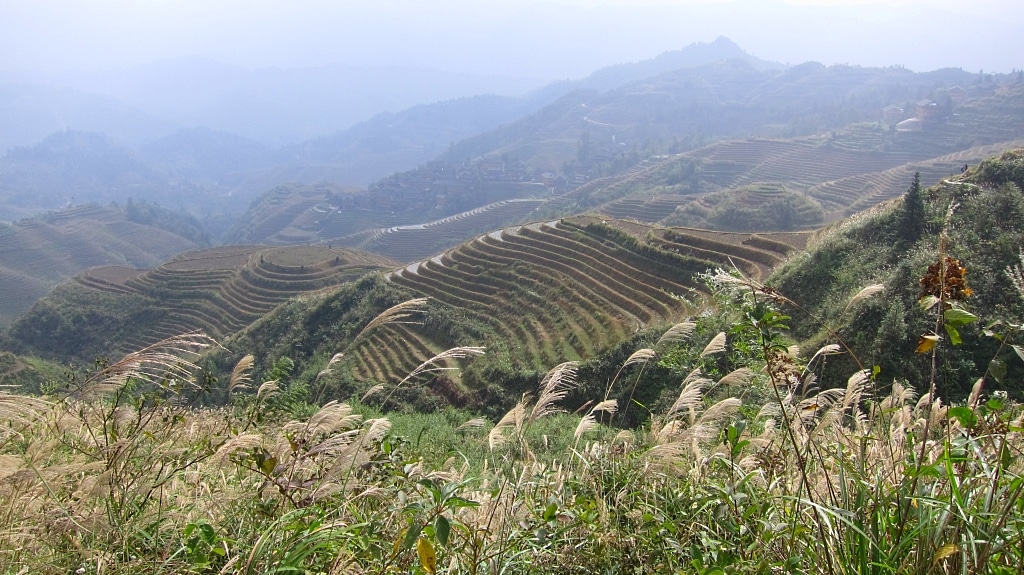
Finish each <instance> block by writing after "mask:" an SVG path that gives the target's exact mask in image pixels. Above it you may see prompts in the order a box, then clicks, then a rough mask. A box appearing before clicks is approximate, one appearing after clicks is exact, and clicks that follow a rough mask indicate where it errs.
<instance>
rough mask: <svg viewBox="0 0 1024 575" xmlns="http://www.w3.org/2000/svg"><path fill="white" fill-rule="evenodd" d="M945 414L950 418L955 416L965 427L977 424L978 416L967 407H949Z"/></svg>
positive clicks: (968, 427)
mask: <svg viewBox="0 0 1024 575" xmlns="http://www.w3.org/2000/svg"><path fill="white" fill-rule="evenodd" d="M946 414H947V415H948V416H949V417H950V418H955V419H956V420H957V421H959V422H960V425H962V426H963V427H964V428H966V429H970V428H972V427H974V426H975V425H977V424H978V416H977V415H975V414H974V412H973V411H972V410H971V409H970V408H969V407H964V406H960V407H951V408H949V411H947V412H946Z"/></svg>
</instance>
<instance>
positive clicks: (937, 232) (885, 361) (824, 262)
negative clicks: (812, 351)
mask: <svg viewBox="0 0 1024 575" xmlns="http://www.w3.org/2000/svg"><path fill="white" fill-rule="evenodd" d="M1021 158H1022V154H1021V152H1020V151H1015V152H1007V153H1005V154H1003V155H1002V156H1000V157H997V158H991V159H988V160H986V161H984V162H982V163H981V164H980V165H978V166H976V167H974V168H972V169H970V170H968V171H967V172H966V173H965V174H963V175H962V176H959V177H957V178H953V179H949V180H946V181H945V182H944V183H942V184H940V185H938V186H934V187H930V188H926V189H924V190H922V196H923V198H924V201H923V207H922V209H921V210H920V213H921V214H922V215H921V216H920V218H917V219H915V218H911V217H910V216H909V215H908V207H907V200H906V194H904V198H902V199H897V200H893V201H891V202H889V203H888V204H885V205H883V206H880V207H879V208H878V209H876V210H873V211H870V212H867V213H864V214H862V215H859V216H856V217H853V218H851V219H849V220H845V221H843V222H841V223H839V224H837V225H835V226H834V227H833V228H831V229H830V230H828V231H826V232H824V233H822V234H821V236H820V237H819V238H818V239H817V240H816V241H815V242H814V243H813V244H812V245H811V246H809V249H808V251H807V252H806V253H804V254H801V255H800V256H798V257H795V258H793V259H792V260H791V261H789V262H788V263H787V264H786V265H785V266H784V267H783V268H782V269H780V270H779V271H778V272H777V273H776V274H775V275H773V276H772V277H771V278H770V279H769V280H768V281H769V283H770V284H771V285H772V286H774V287H775V288H777V289H778V290H779V291H780V292H781V293H783V294H785V295H786V296H787V297H789V298H791V299H793V300H795V301H796V302H800V303H801V304H802V305H804V306H806V311H807V312H809V313H805V312H803V311H799V310H791V313H792V315H793V317H794V323H793V328H794V335H795V336H796V337H798V338H799V339H801V340H804V341H806V342H807V345H808V346H809V347H816V346H818V345H820V344H823V343H829V342H835V341H836V340H837V337H838V338H839V339H842V340H843V341H846V342H847V343H849V344H850V345H851V346H852V347H853V348H854V349H857V350H859V352H858V354H859V357H858V359H859V361H860V362H861V363H862V364H863V365H864V366H865V367H868V368H870V367H872V366H874V365H878V366H879V367H880V368H881V373H882V376H883V377H885V378H886V379H888V380H890V381H891V380H893V379H896V380H906V381H909V382H910V383H911V384H912V385H914V386H916V387H917V388H918V389H921V385H923V384H922V382H926V381H927V379H928V378H927V376H926V374H927V373H928V372H929V371H930V361H931V358H930V356H929V355H927V354H916V355H915V354H914V353H913V351H914V349H915V348H916V347H917V346H918V344H919V337H920V336H922V335H925V334H929V333H933V332H935V330H936V325H935V319H934V313H933V311H930V312H926V311H922V309H921V308H920V307H919V306H918V304H917V301H918V299H919V297H920V295H921V293H922V291H923V287H922V285H921V280H922V278H923V277H924V276H925V273H926V271H927V269H928V267H929V266H930V265H932V264H934V263H936V262H938V261H939V258H940V255H939V254H940V250H942V251H943V252H944V253H945V254H946V255H947V256H949V257H952V258H955V259H957V260H959V262H960V266H962V267H964V268H965V270H966V280H967V285H968V286H970V288H971V290H972V291H973V293H972V295H971V296H970V297H968V298H966V300H965V301H963V302H962V306H963V307H964V308H965V309H966V310H968V311H970V312H971V313H973V314H975V315H976V316H978V317H979V318H980V321H978V322H976V323H974V324H972V325H969V326H966V327H964V328H963V332H964V333H963V340H964V343H963V344H962V346H961V347H962V349H963V351H961V352H960V353H958V354H957V355H956V359H948V360H943V361H941V362H940V367H941V370H940V391H941V392H942V393H943V395H944V396H949V395H952V396H954V397H962V396H964V395H966V393H967V392H968V391H969V390H970V387H971V385H972V384H973V383H974V381H973V380H972V379H970V376H969V375H968V374H977V373H983V372H984V371H985V370H986V369H987V368H988V367H989V362H990V360H992V359H993V358H995V359H996V360H997V364H1001V365H1007V359H1008V358H1007V357H1006V356H1005V354H997V352H998V351H999V349H1000V344H999V341H997V340H996V339H993V338H991V337H986V336H985V335H984V333H983V328H984V327H985V325H986V323H987V322H989V321H992V320H995V319H1003V320H1006V321H1019V320H1020V318H1022V317H1024V307H1022V306H1021V303H1020V300H1019V299H1018V298H1017V297H1016V292H1015V289H1014V287H1013V285H1012V284H1011V281H1010V278H1009V276H1008V275H1007V274H1006V273H1005V270H1006V269H1007V268H1008V267H1011V266H1016V265H1019V263H1020V262H1019V259H1018V258H1019V256H1020V250H1021V246H1024V195H1022V193H1021V189H1022V187H1024V162H1022V159H1021ZM908 187H913V186H912V182H911V181H908V182H907V183H906V186H905V187H904V188H903V189H904V190H907V189H908ZM869 284H884V286H885V289H884V292H882V293H881V294H880V296H879V297H874V298H871V299H869V300H867V301H864V302H862V303H860V304H859V305H857V306H855V307H852V308H850V309H847V307H846V306H847V302H848V301H849V299H850V298H851V297H853V295H854V294H856V293H857V292H858V291H859V290H860V289H861V288H863V287H864V286H867V285H869ZM812 316H814V317H813V318H812ZM814 318H818V319H814ZM819 320H820V321H819ZM1003 330H1004V328H999V329H997V330H996V331H997V332H1000V333H1001V332H1002V331H1003ZM938 331H939V333H937V335H939V336H940V337H942V338H944V339H948V334H946V333H944V332H943V331H942V329H941V328H939V330H938ZM1011 331H1012V330H1011ZM1012 341H1013V338H1012V337H1011V342H1012ZM1003 351H1004V352H1005V351H1006V350H1005V349H1004V350H1003ZM833 361H834V363H836V364H837V369H849V368H850V367H851V366H854V365H855V364H854V363H853V362H852V361H851V360H850V358H844V359H836V360H833ZM1008 365H1009V366H1011V367H1012V366H1013V362H1008ZM999 369H1000V368H999V367H998V365H997V367H996V370H997V373H998V371H999ZM1001 385H1005V386H1006V387H1007V388H1009V389H1012V390H1013V391H1018V392H1019V391H1021V389H1020V384H1019V380H1017V379H1016V378H1015V377H1008V378H1007V379H1006V380H1005V382H1004V383H1002V384H1001Z"/></svg>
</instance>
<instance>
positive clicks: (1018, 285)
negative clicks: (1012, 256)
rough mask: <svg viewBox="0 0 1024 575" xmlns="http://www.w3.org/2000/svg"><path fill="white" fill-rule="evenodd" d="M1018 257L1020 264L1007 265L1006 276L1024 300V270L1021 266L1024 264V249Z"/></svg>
mask: <svg viewBox="0 0 1024 575" xmlns="http://www.w3.org/2000/svg"><path fill="white" fill-rule="evenodd" d="M1017 259H1018V260H1019V261H1020V265H1015V266H1007V268H1006V277H1008V278H1009V279H1010V283H1011V284H1013V289H1015V290H1017V295H1019V296H1020V298H1021V299H1022V300H1024V270H1022V269H1021V266H1024V249H1021V250H1020V254H1019V255H1018V256H1017Z"/></svg>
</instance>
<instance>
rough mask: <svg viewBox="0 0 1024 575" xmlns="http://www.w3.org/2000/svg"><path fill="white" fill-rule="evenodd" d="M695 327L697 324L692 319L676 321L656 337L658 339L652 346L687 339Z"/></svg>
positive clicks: (681, 341)
mask: <svg viewBox="0 0 1024 575" xmlns="http://www.w3.org/2000/svg"><path fill="white" fill-rule="evenodd" d="M696 329H697V324H696V323H695V322H692V321H684V322H682V323H677V324H675V325H674V326H672V327H670V328H669V329H668V331H666V332H665V333H663V334H662V335H661V337H660V338H658V341H657V343H655V344H654V347H658V346H660V345H670V344H676V343H683V342H685V341H688V340H689V339H690V337H691V336H693V332H694V330H696Z"/></svg>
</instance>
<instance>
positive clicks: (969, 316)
mask: <svg viewBox="0 0 1024 575" xmlns="http://www.w3.org/2000/svg"><path fill="white" fill-rule="evenodd" d="M942 321H943V322H945V324H946V325H951V326H953V327H963V326H965V325H967V324H969V323H974V322H976V321H978V316H976V315H974V314H973V313H971V312H968V311H964V310H962V309H957V308H955V307H953V308H949V309H947V310H946V311H944V312H943V313H942Z"/></svg>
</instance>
